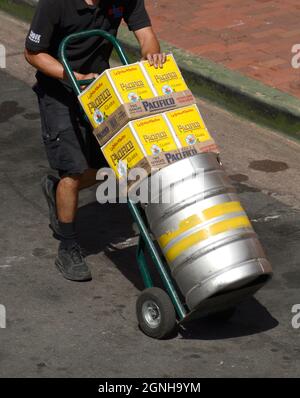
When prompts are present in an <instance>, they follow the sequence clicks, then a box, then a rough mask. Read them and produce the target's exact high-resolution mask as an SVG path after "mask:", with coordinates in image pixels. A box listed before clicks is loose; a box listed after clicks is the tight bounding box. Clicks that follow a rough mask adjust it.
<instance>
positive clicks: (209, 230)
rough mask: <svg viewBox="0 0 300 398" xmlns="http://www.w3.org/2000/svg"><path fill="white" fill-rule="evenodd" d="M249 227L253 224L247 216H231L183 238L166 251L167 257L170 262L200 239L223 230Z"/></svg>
mask: <svg viewBox="0 0 300 398" xmlns="http://www.w3.org/2000/svg"><path fill="white" fill-rule="evenodd" d="M248 227H251V224H250V221H249V219H248V217H247V216H240V217H235V218H230V219H228V220H224V221H220V222H218V223H216V224H212V225H210V226H207V227H206V228H204V229H202V230H200V231H198V232H195V233H194V234H192V235H190V236H187V237H186V238H183V239H182V240H180V241H179V242H178V243H176V244H175V245H174V246H172V247H171V248H170V249H169V250H168V252H167V253H166V259H167V260H168V261H169V262H171V261H174V260H175V258H176V257H178V256H179V255H180V254H181V253H183V252H184V251H185V250H187V249H189V248H190V247H191V246H194V245H196V244H197V243H199V242H200V241H203V240H205V239H208V238H210V237H212V236H215V235H217V234H220V233H222V232H227V231H230V230H233V229H238V228H248Z"/></svg>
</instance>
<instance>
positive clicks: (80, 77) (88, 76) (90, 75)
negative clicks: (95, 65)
mask: <svg viewBox="0 0 300 398" xmlns="http://www.w3.org/2000/svg"><path fill="white" fill-rule="evenodd" d="M74 75H75V77H76V79H77V80H91V79H97V77H98V76H99V74H98V73H88V74H86V75H83V74H82V73H78V72H74Z"/></svg>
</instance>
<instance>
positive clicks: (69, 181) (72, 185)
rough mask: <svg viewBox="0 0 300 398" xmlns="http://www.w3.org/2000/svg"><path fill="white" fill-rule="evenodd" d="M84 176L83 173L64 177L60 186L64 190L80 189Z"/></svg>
mask: <svg viewBox="0 0 300 398" xmlns="http://www.w3.org/2000/svg"><path fill="white" fill-rule="evenodd" d="M82 178H83V174H76V175H71V176H65V177H62V178H61V179H60V181H59V188H60V189H64V190H65V189H66V190H78V189H79V187H80V184H81V180H82Z"/></svg>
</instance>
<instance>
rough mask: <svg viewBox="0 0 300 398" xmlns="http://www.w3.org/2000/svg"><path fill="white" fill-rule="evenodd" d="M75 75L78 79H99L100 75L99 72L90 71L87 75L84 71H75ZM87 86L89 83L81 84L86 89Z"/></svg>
mask: <svg viewBox="0 0 300 398" xmlns="http://www.w3.org/2000/svg"><path fill="white" fill-rule="evenodd" d="M74 75H75V77H76V79H77V80H94V79H97V77H98V76H99V74H98V73H88V74H86V75H83V74H82V73H78V72H74ZM86 88H87V85H84V86H81V89H82V90H84V89H86Z"/></svg>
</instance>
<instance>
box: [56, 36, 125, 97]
mask: <svg viewBox="0 0 300 398" xmlns="http://www.w3.org/2000/svg"><path fill="white" fill-rule="evenodd" d="M93 36H99V37H101V38H103V39H105V40H108V41H109V42H110V43H111V44H112V45H113V47H114V49H115V50H116V52H117V54H118V56H119V58H120V60H121V62H122V63H123V65H128V64H129V61H128V58H127V57H126V55H125V53H124V51H123V49H122V47H121V44H120V42H119V41H118V40H117V39H116V38H115V36H113V35H111V34H110V33H108V32H105V31H104V30H100V29H92V30H86V31H83V32H78V33H73V34H71V35H69V36H67V37H65V38H64V39H63V41H62V42H61V44H60V46H59V50H58V56H59V59H60V62H61V63H62V65H63V67H64V70H65V73H66V75H67V77H68V79H69V81H70V83H71V85H72V87H73V90H74V91H75V93H76V94H77V95H79V94H80V93H81V86H85V85H88V84H90V83H91V82H93V79H91V80H80V81H78V80H77V79H76V77H75V75H74V72H73V71H72V69H71V67H70V64H69V61H68V59H67V55H66V50H67V47H68V45H69V44H70V42H71V41H74V40H78V39H88V38H89V37H93Z"/></svg>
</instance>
